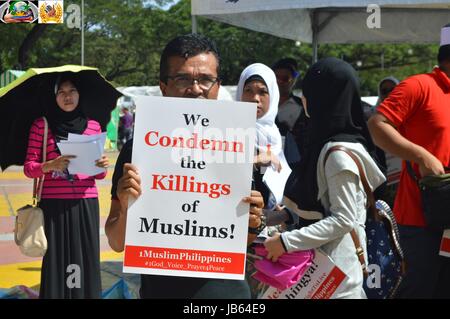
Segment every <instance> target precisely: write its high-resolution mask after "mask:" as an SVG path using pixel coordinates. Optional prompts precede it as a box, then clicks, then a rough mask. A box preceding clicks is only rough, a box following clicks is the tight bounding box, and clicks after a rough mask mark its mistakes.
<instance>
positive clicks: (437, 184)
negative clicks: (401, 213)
mask: <svg viewBox="0 0 450 319" xmlns="http://www.w3.org/2000/svg"><path fill="white" fill-rule="evenodd" d="M406 169H407V171H408V174H409V175H410V176H411V177H412V178H413V179H414V180H415V181H416V183H417V185H418V187H419V190H420V194H421V196H422V209H423V213H424V216H425V222H426V224H427V226H428V227H430V228H436V229H448V228H450V174H444V175H429V176H425V177H423V178H421V179H418V178H417V175H416V173H415V172H414V170H413V168H412V166H411V163H410V162H409V161H406ZM446 169H448V168H447V167H446Z"/></svg>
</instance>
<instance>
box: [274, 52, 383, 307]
mask: <svg viewBox="0 0 450 319" xmlns="http://www.w3.org/2000/svg"><path fill="white" fill-rule="evenodd" d="M303 105H304V108H305V112H306V114H307V115H308V116H309V117H310V129H311V131H310V132H309V133H310V134H309V136H310V140H309V144H308V152H307V154H304V156H303V158H302V162H301V167H300V168H299V171H298V174H297V178H298V183H297V184H296V185H297V187H296V189H295V194H294V196H291V199H292V200H293V201H294V202H295V203H296V204H297V206H298V208H300V210H303V211H315V212H319V213H321V214H322V216H324V218H322V219H321V220H319V221H317V222H315V223H313V224H311V225H309V226H307V227H303V228H301V229H297V230H294V231H291V232H285V233H283V234H277V235H276V236H274V237H272V238H270V239H268V240H266V242H265V245H266V248H267V250H268V251H269V255H268V257H269V258H271V259H272V260H276V259H277V258H278V257H279V256H280V255H281V254H283V253H284V252H286V251H288V252H293V251H297V250H306V249H312V248H319V247H320V248H321V249H322V250H323V251H324V252H325V253H326V254H328V255H329V256H330V257H331V258H332V259H333V261H334V263H335V264H336V265H337V266H338V267H339V268H340V269H341V270H342V271H343V272H344V273H345V274H346V275H347V277H346V278H345V279H344V281H343V283H342V286H341V289H340V291H339V292H338V293H337V294H336V295H334V296H333V297H334V298H365V297H366V296H365V293H364V290H363V272H362V269H361V264H360V262H359V260H358V258H357V256H356V253H355V245H354V243H353V240H352V238H351V236H350V232H351V231H352V230H353V229H355V231H356V233H357V235H358V237H359V240H360V242H361V244H362V246H363V248H364V251H365V250H366V247H365V242H366V237H365V231H364V224H365V220H366V195H365V192H364V188H363V186H362V184H361V183H360V177H359V172H358V168H357V166H356V164H355V162H354V161H353V160H352V159H351V158H350V157H349V155H347V154H346V153H344V152H341V151H336V152H332V153H331V154H330V155H329V157H328V159H327V161H326V163H324V157H325V154H326V153H327V151H328V150H329V149H330V148H331V147H333V146H336V145H341V146H345V147H346V148H347V149H349V150H350V151H351V152H352V153H353V154H355V155H356V156H357V157H358V159H359V161H360V162H361V164H362V165H363V167H364V170H365V173H366V176H367V179H368V182H369V185H370V187H371V189H372V190H375V189H376V188H377V187H379V186H380V185H381V184H383V183H384V181H385V177H384V174H383V173H382V171H381V170H380V168H379V167H378V165H377V162H376V155H375V146H374V144H373V142H372V139H371V137H370V135H369V131H368V129H367V125H366V122H365V120H364V116H363V109H362V105H361V98H360V94H359V83H358V79H357V77H356V72H355V71H354V69H353V68H352V67H351V66H350V65H349V64H348V63H346V62H344V61H342V60H339V59H336V58H326V59H323V60H321V61H319V62H317V63H316V64H314V65H313V66H312V67H311V68H310V69H309V70H308V72H307V74H306V76H305V78H304V80H303ZM291 182H292V181H291ZM366 260H367V258H366Z"/></svg>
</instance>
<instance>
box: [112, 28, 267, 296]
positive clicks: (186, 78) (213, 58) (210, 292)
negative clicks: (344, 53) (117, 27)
mask: <svg viewBox="0 0 450 319" xmlns="http://www.w3.org/2000/svg"><path fill="white" fill-rule="evenodd" d="M219 61H220V59H219V54H218V52H217V49H216V47H215V45H214V43H212V42H211V41H210V40H209V39H207V38H205V37H203V36H201V35H198V34H190V35H185V36H180V37H177V38H175V39H173V40H172V41H170V42H169V43H168V44H167V46H166V48H165V49H164V51H163V54H162V56H161V64H160V88H161V92H162V94H163V96H165V97H184V98H199V99H213V100H215V99H217V96H218V92H219V86H220V80H219V78H218V73H219ZM255 116H256V114H255ZM186 124H187V123H186ZM152 134H153V135H152ZM163 137H164V138H168V137H167V136H163ZM163 137H161V136H156V132H153V133H152V132H149V135H148V136H147V138H146V143H147V145H155V144H156V143H159V144H160V146H164V145H165V144H164V143H165V141H166V140H163ZM193 138H194V137H193ZM205 141H206V140H201V145H202V146H205V145H206V142H205ZM131 154H132V141H130V142H128V143H127V144H125V146H124V147H123V149H122V151H121V153H120V156H119V158H118V161H117V164H116V169H115V171H114V176H113V187H112V190H111V193H112V202H111V210H110V214H109V217H108V220H107V222H106V226H105V230H106V235H107V236H108V240H109V244H110V246H111V247H112V248H113V249H114V250H115V251H119V252H120V251H123V250H124V249H125V230H126V221H127V210H128V199H129V198H131V199H137V198H138V197H139V196H140V195H141V194H142V188H141V178H144V177H146V176H140V175H139V173H138V171H137V168H136V166H134V165H132V164H130V162H131ZM186 165H190V164H189V163H188V162H181V167H185V166H186ZM197 165H200V163H197ZM200 169H202V167H200ZM182 177H183V176H180V178H178V177H176V176H174V177H173V179H171V181H168V180H167V181H166V180H165V179H163V178H162V177H156V178H157V180H156V182H154V183H153V186H155V187H158V188H159V189H160V190H161V189H163V190H167V189H169V188H171V187H172V186H169V185H173V187H174V188H175V190H178V191H179V189H177V187H180V188H182V189H184V188H185V187H188V188H187V189H189V187H190V185H193V184H190V183H194V182H193V180H192V177H190V179H189V180H187V179H183V178H182ZM154 178H155V177H154ZM186 178H187V177H186ZM166 182H167V183H166ZM171 183H174V184H171ZM180 183H181V184H183V185H184V186H183V185H181V184H180ZM211 186H212V185H211ZM226 186H227V185H222V188H221V189H220V190H219V191H220V193H221V195H222V196H224V195H226V194H227V192H228V191H227V187H226ZM171 190H172V189H171ZM175 195H177V193H175V192H174V193H173V196H175ZM180 196H181V195H180ZM211 196H215V195H213V192H209V197H211ZM203 198H205V197H203ZM243 201H244V202H246V203H249V204H250V205H251V206H250V215H249V227H252V228H257V227H259V226H261V224H262V222H261V218H260V216H261V214H262V207H263V206H264V203H263V199H262V197H261V195H260V194H259V193H258V192H255V191H252V193H251V196H250V197H246V198H244V199H243ZM195 203H196V201H194V202H193V203H191V204H192V209H194V205H195ZM168 204H170V203H168ZM197 205H198V203H197ZM171 213H172V212H167V215H170V214H171ZM183 219H184V218H183ZM156 222H157V221H156ZM156 222H155V220H154V219H153V220H152V221H149V220H148V219H147V220H143V224H142V229H141V230H149V229H150V228H151V227H156ZM183 222H186V220H185V221H183ZM192 223H193V222H192ZM147 226H148V227H147ZM160 226H161V227H162V225H160ZM177 226H180V225H174V229H175V230H174V232H176V229H177ZM181 226H182V225H181ZM181 226H180V227H181ZM185 226H186V227H185V228H186V229H187V228H189V229H191V231H193V226H192V224H191V225H190V226H188V225H185ZM232 228H233V227H230V229H228V230H227V236H229V237H231V235H230V234H232V233H233V229H232ZM161 232H163V230H162V229H161ZM220 234H222V235H223V234H224V233H223V232H221V231H220V229H219V235H217V236H219V237H220V236H221V235H220ZM127 236H128V234H127ZM127 240H128V239H127ZM179 240H181V241H183V240H188V239H187V237H180V239H179ZM202 240H203V241H204V242H209V241H211V238H208V237H205V238H203V239H202ZM248 240H252V238H248ZM152 245H154V246H155V245H158V243H152ZM149 253H150V254H151V253H152V252H149ZM195 254H196V253H194V255H195ZM194 255H192V256H193V257H192V258H194V257H195V256H194ZM125 266H126V265H125ZM177 276H179V275H177ZM140 294H141V298H250V291H249V288H248V285H247V283H246V282H245V280H228V279H209V278H190V277H176V276H160V275H142V276H141V290H140Z"/></svg>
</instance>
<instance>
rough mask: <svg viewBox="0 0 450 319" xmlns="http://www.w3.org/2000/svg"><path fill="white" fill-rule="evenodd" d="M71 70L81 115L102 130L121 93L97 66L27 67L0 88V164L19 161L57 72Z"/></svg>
mask: <svg viewBox="0 0 450 319" xmlns="http://www.w3.org/2000/svg"><path fill="white" fill-rule="evenodd" d="M63 72H73V73H74V74H75V77H76V78H77V79H78V81H77V82H78V83H79V85H80V87H79V88H78V89H79V90H80V97H81V98H82V99H83V103H82V104H81V105H82V107H83V111H84V113H85V115H86V116H87V117H88V118H90V119H93V120H96V121H97V122H99V123H100V125H101V127H102V130H103V131H105V130H106V125H107V124H108V122H109V120H110V117H111V111H112V110H113V109H114V108H115V107H116V101H117V99H118V98H119V97H120V96H121V93H120V92H119V91H117V90H116V89H115V88H114V87H113V86H112V85H111V84H110V83H109V82H108V81H106V80H105V78H104V77H103V76H102V75H101V74H100V73H99V71H98V69H96V68H91V67H84V66H78V65H65V66H61V67H54V68H44V69H37V68H33V69H29V70H28V71H27V72H26V73H25V74H24V75H22V76H21V77H19V78H18V79H16V80H15V81H14V82H12V83H10V84H9V85H7V86H6V87H4V88H1V89H0V114H1V116H0V136H1V138H0V166H1V168H2V170H5V169H6V168H7V167H8V166H10V165H23V163H24V160H25V156H26V150H27V145H28V134H29V131H30V127H31V125H32V124H33V121H34V120H35V119H37V118H38V117H41V116H43V115H44V111H45V108H46V106H47V103H50V102H49V101H52V102H53V103H54V101H55V93H54V85H55V82H56V79H57V77H58V75H59V74H61V73H63Z"/></svg>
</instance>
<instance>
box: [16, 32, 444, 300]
mask: <svg viewBox="0 0 450 319" xmlns="http://www.w3.org/2000/svg"><path fill="white" fill-rule="evenodd" d="M442 32H443V33H444V32H446V34H447V33H448V34H450V26H447V27H444V29H443V31H442ZM446 38H448V39H450V36H449V37H446ZM220 61H221V60H220V55H219V50H218V49H217V47H216V45H215V43H214V42H213V41H212V40H210V39H208V38H206V37H205V36H202V35H200V34H188V35H183V36H178V37H176V38H174V39H173V40H171V41H170V42H169V43H168V44H167V45H166V47H165V48H164V50H163V52H162V54H161V60H160V74H159V80H160V89H161V92H162V95H163V96H165V97H184V98H204V99H211V100H214V99H217V97H218V91H219V87H220V84H221V80H220ZM438 63H439V66H437V67H435V68H434V69H433V71H432V72H431V73H428V74H421V75H415V76H412V77H409V78H407V79H406V80H404V81H402V82H399V81H398V80H397V79H395V78H394V77H388V78H385V79H383V80H382V81H381V82H380V85H379V100H378V102H377V105H376V106H375V107H374V108H373V109H371V110H370V112H365V111H364V109H363V106H362V102H361V96H360V93H359V80H358V77H357V74H356V71H355V70H354V69H353V67H352V66H351V65H350V64H348V63H347V62H345V61H343V60H340V59H337V58H324V59H322V60H319V61H318V62H317V63H315V64H313V65H312V66H311V67H310V68H309V69H308V71H307V72H306V74H305V75H304V76H303V77H302V76H301V75H300V73H299V70H298V67H297V64H296V61H295V60H294V59H291V58H285V59H281V60H279V61H278V62H276V63H275V64H274V65H272V67H269V66H266V65H264V64H261V63H254V64H251V65H249V66H247V67H246V68H245V69H244V70H243V71H242V73H241V76H240V79H239V83H238V86H237V92H236V100H237V101H245V102H252V103H255V104H256V105H257V114H256V118H257V119H256V141H255V157H254V165H253V167H254V169H253V181H254V183H253V187H252V188H253V189H252V191H251V194H250V196H248V197H246V198H244V199H243V200H244V201H245V202H247V203H249V204H250V209H249V231H248V237H247V241H248V242H247V244H248V245H249V246H251V245H252V242H253V241H254V240H255V238H256V236H257V235H258V234H259V233H260V232H261V231H263V230H264V229H265V228H266V227H270V226H280V225H282V226H283V227H278V228H277V230H276V231H274V232H273V233H272V234H271V236H270V237H269V238H267V239H266V240H265V241H264V246H265V248H266V250H267V256H266V258H268V259H270V260H272V261H273V262H276V261H277V260H278V258H280V256H282V255H283V254H285V253H291V252H296V251H299V250H308V249H315V248H321V249H322V251H324V252H325V253H326V254H328V255H329V256H330V257H331V258H332V260H333V261H334V263H335V264H336V265H337V266H338V267H339V268H340V269H341V270H342V271H343V272H344V273H345V274H346V279H345V281H344V282H343V284H342V290H341V291H340V292H339V294H338V295H336V296H335V297H336V298H358V299H360V298H366V295H365V293H364V290H363V280H364V277H363V272H362V269H361V263H360V260H359V258H358V255H357V254H356V253H355V246H354V243H353V240H352V237H351V232H352V230H354V231H355V233H356V235H357V237H358V239H359V242H360V243H361V246H362V248H363V250H365V249H366V233H365V229H364V225H365V221H366V217H367V216H366V206H367V205H366V204H367V200H368V196H367V194H366V193H365V190H364V187H363V186H362V183H361V176H360V173H359V170H358V167H357V165H356V164H355V162H354V161H353V160H352V159H351V158H350V157H349V156H348V155H347V154H346V153H344V152H333V153H331V154H328V152H329V150H330V149H331V148H333V147H334V146H337V145H340V146H345V147H346V148H347V149H349V150H350V151H351V152H352V153H353V154H354V155H356V157H357V158H358V159H359V161H360V162H361V163H362V164H363V167H364V171H365V174H366V176H367V179H368V183H369V185H370V188H371V190H372V191H375V190H380V189H381V190H383V191H384V192H386V190H385V188H383V185H385V183H386V175H385V174H386V159H385V152H388V153H389V154H392V155H393V156H396V157H398V158H401V159H403V160H407V161H411V162H412V163H413V168H414V170H415V172H416V174H417V175H418V176H426V175H430V174H436V175H438V174H444V173H445V169H444V167H446V166H450V43H446V42H445V41H444V42H443V43H441V46H440V50H439V56H438ZM300 79H302V80H301V89H302V96H301V97H298V96H295V95H294V94H293V93H292V91H293V88H294V86H295V84H296V82H297V81H299V80H300ZM82 95H83V92H80V91H79V90H78V86H77V83H76V80H74V79H72V78H70V76H63V77H61V78H59V79H58V81H57V83H55V103H54V105H52V106H49V108H48V113H47V114H46V118H47V119H48V121H49V134H48V144H47V145H48V146H47V158H48V159H47V161H46V162H45V163H41V162H40V159H41V153H40V152H41V151H40V149H41V145H42V137H43V133H42V132H43V126H44V124H43V120H42V119H37V120H36V121H35V123H34V124H33V126H32V127H31V130H30V139H29V146H28V155H27V161H26V163H25V167H24V170H25V174H26V175H27V176H29V177H37V176H41V175H42V174H45V180H44V190H43V193H42V201H41V204H40V205H41V206H42V207H43V208H44V211H45V232H46V235H47V238H48V242H49V247H48V251H47V253H46V255H45V257H44V260H43V269H42V275H41V293H40V297H41V298H99V297H100V293H101V281H100V267H99V265H100V262H99V231H98V230H99V208H98V198H97V197H98V195H97V189H96V186H95V179H101V178H104V177H105V175H106V174H99V175H96V176H83V175H70V174H68V172H67V166H68V164H69V162H70V160H71V158H70V157H68V156H61V155H60V153H59V151H58V149H57V147H56V144H55V143H56V142H57V141H60V140H61V139H65V138H67V134H68V133H77V134H85V135H90V134H95V133H98V132H99V130H100V127H99V125H98V123H97V122H95V121H93V120H90V119H88V118H86V117H85V116H84V115H83V113H82V112H81V111H80V108H79V107H78V104H79V101H82V99H80V96H82ZM124 114H125V115H124V117H123V125H122V126H123V138H124V142H125V144H124V145H123V148H122V150H121V152H120V155H119V158H118V160H117V163H116V165H115V169H114V174H113V179H112V188H111V208H110V212H109V216H108V219H107V221H106V225H105V232H106V236H107V238H108V241H109V245H110V246H111V248H112V249H113V250H115V251H117V252H121V251H123V250H124V244H125V226H126V219H127V209H128V199H129V198H130V197H132V198H138V197H139V196H140V195H141V193H142V189H141V177H140V175H139V172H138V170H137V167H135V166H134V165H133V164H131V155H132V151H133V150H132V147H133V142H132V139H131V138H130V137H131V135H130V134H131V130H132V123H133V119H132V115H131V114H130V113H129V112H128V110H124ZM268 145H270V147H268ZM328 155H329V156H328ZM282 158H285V159H286V161H287V162H288V164H289V166H290V167H291V169H292V171H293V172H295V173H296V174H297V178H298V180H300V181H301V183H296V184H295V185H294V184H289V183H290V180H288V182H287V183H286V185H285V189H286V190H287V189H289V194H290V195H291V197H290V199H291V200H292V201H294V202H295V203H296V205H297V207H298V210H299V211H304V212H315V213H317V214H318V215H320V216H322V218H320V219H314V220H308V221H307V222H306V221H305V219H304V218H302V216H299V215H298V214H296V213H295V212H293V211H292V210H290V209H288V208H286V207H285V206H284V203H283V202H278V201H277V200H276V198H275V197H274V195H273V194H272V193H271V191H270V187H268V185H266V184H265V183H264V182H263V180H262V176H263V173H264V171H265V169H266V168H267V167H269V166H272V167H275V168H276V169H277V170H282V169H283V165H282V164H281V159H282ZM96 165H97V166H99V167H104V168H105V167H107V166H108V159H107V158H106V157H105V156H103V157H102V158H100V159H99V160H98V161H97V163H96ZM393 192H394V193H395V192H396V190H395V189H394V191H393ZM292 194H293V195H292ZM380 196H381V198H382V196H383V194H381V195H380ZM391 201H392V202H393V196H392V199H391ZM393 210H394V213H395V216H396V219H397V222H398V224H399V227H400V233H401V244H402V246H403V249H404V251H405V255H406V262H407V265H408V267H407V273H406V276H405V279H404V281H403V283H402V286H401V287H400V291H399V293H398V295H397V297H398V298H450V289H448V285H449V284H450V259H448V258H445V257H442V256H439V245H440V240H441V238H442V230H433V229H430V228H428V227H427V225H426V223H425V220H424V217H423V211H422V209H421V203H420V193H419V189H418V187H417V185H416V184H415V183H414V181H413V180H412V179H411V178H410V176H409V175H408V174H407V173H406V172H405V168H403V170H402V173H401V178H400V182H399V186H398V192H397V194H396V196H395V203H394V209H393ZM69 264H78V265H80V266H81V273H82V276H81V278H82V281H81V285H80V286H81V288H68V287H67V285H66V279H65V269H66V267H67V266H68V265H69ZM425 273H426V274H427V275H426V276H424V274H425ZM249 279H250V278H246V280H227V279H208V278H190V277H178V276H159V275H158V276H157V275H141V287H140V296H141V298H212V299H214V298H242V299H248V298H252V297H255V295H254V293H253V292H252V291H251V286H250V285H249Z"/></svg>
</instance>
